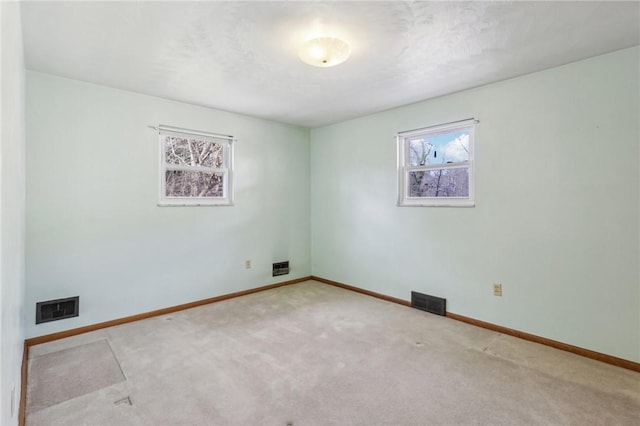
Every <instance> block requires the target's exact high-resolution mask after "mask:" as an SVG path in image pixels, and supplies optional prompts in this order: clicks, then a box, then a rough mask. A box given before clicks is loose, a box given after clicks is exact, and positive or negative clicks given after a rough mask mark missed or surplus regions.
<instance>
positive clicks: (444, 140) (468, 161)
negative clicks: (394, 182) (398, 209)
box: [397, 119, 477, 206]
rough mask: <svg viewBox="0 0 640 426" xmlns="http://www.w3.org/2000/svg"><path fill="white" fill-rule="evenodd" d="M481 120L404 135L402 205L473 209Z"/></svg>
mask: <svg viewBox="0 0 640 426" xmlns="http://www.w3.org/2000/svg"><path fill="white" fill-rule="evenodd" d="M476 123H477V120H475V119H469V120H463V121H457V122H454V123H448V124H443V125H439V126H432V127H425V128H423V129H417V130H411V131H406V132H400V133H398V135H397V140H398V205H399V206H473V205H474V198H473V189H474V182H473V175H474V172H473V150H474V130H475V124H476Z"/></svg>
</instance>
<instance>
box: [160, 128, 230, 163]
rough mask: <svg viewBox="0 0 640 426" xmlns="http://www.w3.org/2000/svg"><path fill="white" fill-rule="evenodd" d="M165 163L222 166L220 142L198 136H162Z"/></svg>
mask: <svg viewBox="0 0 640 426" xmlns="http://www.w3.org/2000/svg"><path fill="white" fill-rule="evenodd" d="M163 146H164V154H165V157H164V158H165V163H166V164H181V165H188V166H202V167H216V168H219V167H222V144H219V143H215V142H212V141H208V140H202V139H198V138H193V137H189V138H181V137H178V136H168V135H165V136H164V143H163Z"/></svg>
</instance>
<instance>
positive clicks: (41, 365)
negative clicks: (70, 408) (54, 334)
mask: <svg viewBox="0 0 640 426" xmlns="http://www.w3.org/2000/svg"><path fill="white" fill-rule="evenodd" d="M29 375H30V380H29V385H30V386H28V388H27V410H28V411H29V412H36V411H38V410H41V409H43V408H46V407H51V406H52V405H56V404H59V403H61V402H64V401H68V400H70V399H73V398H76V397H79V396H82V395H86V394H88V393H90V392H93V391H96V390H98V389H102V388H104V387H106V386H111V385H114V384H116V383H119V382H122V381H124V380H125V377H124V375H123V374H122V370H121V369H120V365H118V361H117V360H116V358H115V357H114V356H113V352H112V351H111V348H110V347H109V343H108V342H107V341H106V340H104V339H103V340H98V341H97V342H93V343H87V344H84V345H80V346H76V347H73V348H70V349H63V350H60V351H56V352H52V353H48V354H45V355H41V356H38V357H35V358H32V359H31V360H30V361H29Z"/></svg>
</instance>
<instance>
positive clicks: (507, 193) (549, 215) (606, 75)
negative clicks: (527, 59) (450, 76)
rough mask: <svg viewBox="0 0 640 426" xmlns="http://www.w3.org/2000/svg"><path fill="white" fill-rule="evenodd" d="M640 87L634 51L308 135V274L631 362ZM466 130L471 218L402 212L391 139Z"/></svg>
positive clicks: (637, 307)
mask: <svg viewBox="0 0 640 426" xmlns="http://www.w3.org/2000/svg"><path fill="white" fill-rule="evenodd" d="M639 75H640V69H639V49H638V48H632V49H627V50H623V51H619V52H615V53H612V54H608V55H604V56H600V57H596V58H592V59H589V60H585V61H581V62H577V63H574V64H570V65H566V66H562V67H559V68H554V69H550V70H547V71H543V72H538V73H535V74H530V75H526V76H523V77H519V78H515V79H512V80H508V81H504V82H500V83H497V84H493V85H489V86H484V87H480V88H477V89H473V90H467V91H464V92H460V93H456V94H453V95H450V96H445V97H441V98H437V99H433V100H429V101H425V102H421V103H417V104H413V105H408V106H404V107H401V108H397V109H393V110H389V111H386V112H382V113H379V114H374V115H370V116H366V117H362V118H358V119H355V120H351V121H347V122H343V123H339V124H335V125H332V126H327V127H323V128H318V129H314V130H312V132H311V194H312V197H311V205H312V207H311V217H312V220H311V222H312V237H311V241H312V244H311V253H312V259H313V260H312V273H313V274H314V275H317V276H320V277H324V278H328V279H332V280H336V281H340V282H344V283H347V284H351V285H354V286H358V287H362V288H365V289H368V290H372V291H376V292H380V293H383V294H387V295H390V296H394V297H399V298H402V299H409V298H410V291H411V290H416V291H420V292H425V293H429V294H433V295H437V296H441V297H445V298H447V303H448V310H449V311H451V312H454V313H457V314H460V315H465V316H468V317H472V318H476V319H479V320H483V321H487V322H490V323H494V324H499V325H502V326H506V327H511V328H514V329H517V330H521V331H525V332H529V333H532V334H535V335H539V336H544V337H547V338H551V339H555V340H559V341H562V342H565V343H569V344H573V345H577V346H580V347H584V348H588V349H591V350H595V351H599V352H603V353H607V354H610V355H614V356H618V357H621V358H625V359H629V360H632V361H636V362H638V361H640V279H639V269H638V259H639V258H640V256H639V255H640V253H639V248H638V246H639V241H640V240H639V220H640V219H639V218H640V215H639V192H640V191H639V181H640V179H639V176H640V172H639V167H640V166H639V164H640V163H639V157H640V155H639V145H640V132H639V126H638V122H639V117H640V108H639V99H640V96H639V94H640V92H639ZM470 117H475V118H477V119H479V120H480V124H479V125H478V127H477V133H476V141H477V142H476V165H477V170H476V207H475V208H424V207H423V208H416V207H414V208H409V207H404V208H400V207H396V199H397V194H396V191H397V189H396V188H397V185H396V182H397V180H396V144H395V140H394V137H393V136H394V134H395V133H396V132H398V131H402V130H408V129H414V128H419V127H424V126H429V125H434V124H439V123H444V122H450V121H454V120H460V119H466V118H470ZM493 282H501V283H502V284H503V293H504V295H503V297H495V296H493V295H492V283H493Z"/></svg>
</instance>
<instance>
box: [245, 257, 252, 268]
mask: <svg viewBox="0 0 640 426" xmlns="http://www.w3.org/2000/svg"><path fill="white" fill-rule="evenodd" d="M244 269H251V260H249V259H247V260H245V261H244Z"/></svg>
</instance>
